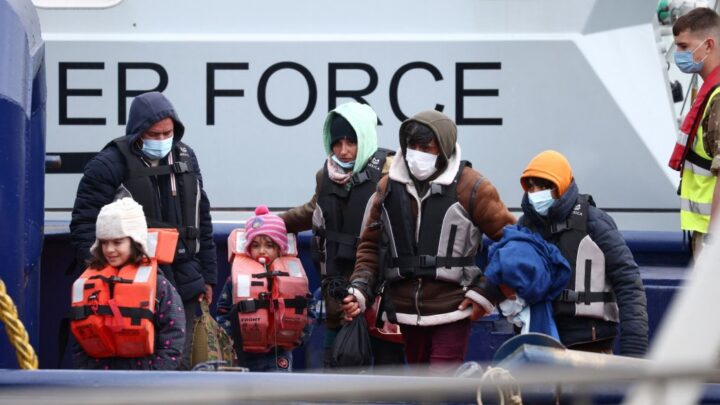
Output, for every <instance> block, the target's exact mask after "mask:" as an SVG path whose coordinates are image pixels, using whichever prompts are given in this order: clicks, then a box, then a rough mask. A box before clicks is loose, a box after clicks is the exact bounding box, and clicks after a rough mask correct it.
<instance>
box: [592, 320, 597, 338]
mask: <svg viewBox="0 0 720 405" xmlns="http://www.w3.org/2000/svg"><path fill="white" fill-rule="evenodd" d="M592 340H593V342H594V341H596V340H597V332H596V331H595V321H592Z"/></svg>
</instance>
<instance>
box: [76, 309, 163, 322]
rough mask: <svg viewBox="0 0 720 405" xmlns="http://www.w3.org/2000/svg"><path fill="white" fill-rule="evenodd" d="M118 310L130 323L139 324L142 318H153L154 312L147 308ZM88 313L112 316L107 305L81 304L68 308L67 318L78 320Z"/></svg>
mask: <svg viewBox="0 0 720 405" xmlns="http://www.w3.org/2000/svg"><path fill="white" fill-rule="evenodd" d="M119 310H120V315H122V316H123V317H124V318H130V324H131V325H140V321H141V320H142V319H149V320H153V319H155V314H153V312H152V311H151V310H149V309H147V308H131V307H119ZM90 315H104V316H113V311H112V309H111V308H110V306H109V305H98V306H97V307H93V306H90V305H83V306H77V307H72V308H70V314H69V315H68V318H70V320H73V321H78V320H81V319H85V318H87V317H88V316H90Z"/></svg>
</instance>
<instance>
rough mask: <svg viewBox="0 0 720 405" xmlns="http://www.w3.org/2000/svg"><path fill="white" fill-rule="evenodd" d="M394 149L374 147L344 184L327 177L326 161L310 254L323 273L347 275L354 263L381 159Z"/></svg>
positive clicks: (325, 274)
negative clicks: (373, 151)
mask: <svg viewBox="0 0 720 405" xmlns="http://www.w3.org/2000/svg"><path fill="white" fill-rule="evenodd" d="M394 154H395V152H393V151H391V150H388V149H382V148H380V149H378V150H377V151H376V152H375V154H374V155H373V156H372V157H371V158H370V160H368V163H367V164H366V165H365V169H363V170H362V171H360V172H358V173H355V174H354V175H353V176H352V179H351V180H350V183H348V185H349V187H347V185H340V184H337V183H335V182H334V181H332V180H330V177H329V175H328V169H327V165H326V166H325V167H324V168H323V178H322V183H321V185H320V189H319V192H318V200H317V206H316V208H315V213H314V214H313V236H314V237H313V243H312V248H313V256H314V258H315V260H316V261H317V262H319V263H320V269H321V274H322V275H323V276H328V277H329V276H345V277H347V276H349V275H350V273H352V270H353V266H354V265H355V251H356V250H357V245H358V241H359V239H360V232H361V231H362V225H363V223H362V222H363V218H364V217H365V213H366V210H367V209H368V207H369V205H370V198H371V197H372V195H373V193H375V190H376V189H377V183H378V182H379V181H380V179H381V178H382V169H383V167H384V166H385V160H386V159H387V157H388V156H391V155H394Z"/></svg>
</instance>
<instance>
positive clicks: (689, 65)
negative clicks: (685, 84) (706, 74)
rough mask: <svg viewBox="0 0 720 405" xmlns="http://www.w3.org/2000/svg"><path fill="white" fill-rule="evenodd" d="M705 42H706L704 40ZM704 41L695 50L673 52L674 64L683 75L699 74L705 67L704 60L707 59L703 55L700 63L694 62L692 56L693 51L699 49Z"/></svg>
mask: <svg viewBox="0 0 720 405" xmlns="http://www.w3.org/2000/svg"><path fill="white" fill-rule="evenodd" d="M706 41H707V40H706ZM704 43H705V41H702V42H701V43H700V45H698V46H697V47H696V48H695V49H693V50H692V51H675V53H674V54H673V56H674V58H675V64H676V65H677V67H678V69H680V71H681V72H683V73H699V72H700V71H701V70H702V68H703V66H704V65H705V58H707V55H705V57H704V58H702V60H700V62H695V59H693V54H694V53H695V51H697V50H698V48H700V47H701V46H702V45H703V44H704Z"/></svg>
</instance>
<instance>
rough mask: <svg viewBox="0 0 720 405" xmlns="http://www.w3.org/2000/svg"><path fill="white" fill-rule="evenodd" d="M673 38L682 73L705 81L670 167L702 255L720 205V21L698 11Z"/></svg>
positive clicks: (683, 219) (678, 25) (681, 21)
mask: <svg viewBox="0 0 720 405" xmlns="http://www.w3.org/2000/svg"><path fill="white" fill-rule="evenodd" d="M673 35H674V36H675V45H676V46H677V51H676V52H675V55H674V56H675V63H676V64H677V66H678V68H679V69H680V70H681V71H682V72H684V73H690V74H699V75H700V77H701V78H702V79H703V85H702V87H701V88H700V91H699V92H698V95H697V97H696V99H695V101H694V102H693V105H692V108H691V110H690V112H689V113H688V115H687V116H686V117H685V120H684V121H683V124H682V126H681V127H680V133H679V137H678V142H677V144H676V145H675V150H674V151H673V154H672V157H671V158H670V167H671V168H673V169H675V170H679V171H680V172H681V176H682V181H681V186H680V199H681V208H680V223H681V227H682V229H683V230H687V231H690V232H692V249H693V252H694V254H695V255H697V254H698V253H699V251H700V247H701V246H702V244H703V240H704V238H705V235H706V234H707V233H708V228H709V227H710V221H711V220H712V218H714V217H715V216H716V214H717V206H718V201H720V197H717V196H718V194H720V190H718V187H717V173H718V168H720V153H719V151H718V136H719V134H720V131H719V128H720V103H718V102H717V101H718V100H720V98H718V97H716V96H717V95H718V94H719V93H720V87H718V85H720V69H719V67H720V50H719V49H718V41H719V40H720V16H718V14H717V13H715V12H714V11H713V10H710V9H708V8H697V9H695V10H693V11H691V12H689V13H687V14H685V15H684V16H682V17H680V18H678V20H677V22H675V24H674V25H673Z"/></svg>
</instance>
